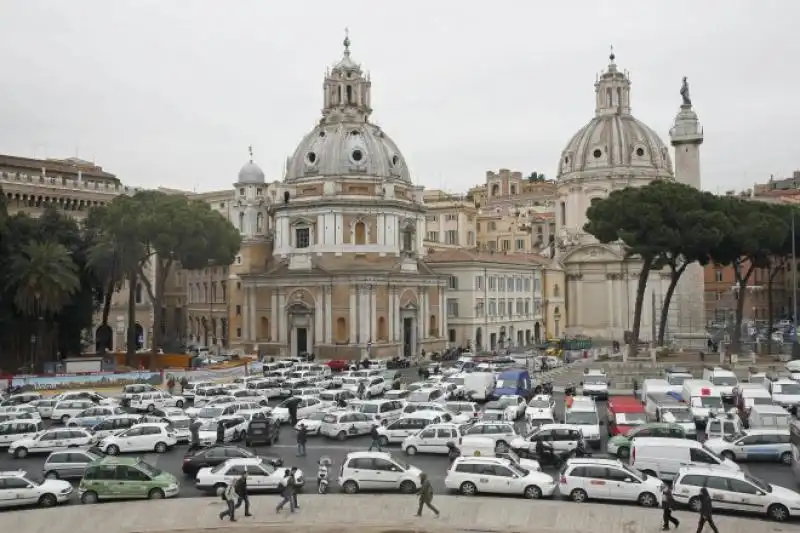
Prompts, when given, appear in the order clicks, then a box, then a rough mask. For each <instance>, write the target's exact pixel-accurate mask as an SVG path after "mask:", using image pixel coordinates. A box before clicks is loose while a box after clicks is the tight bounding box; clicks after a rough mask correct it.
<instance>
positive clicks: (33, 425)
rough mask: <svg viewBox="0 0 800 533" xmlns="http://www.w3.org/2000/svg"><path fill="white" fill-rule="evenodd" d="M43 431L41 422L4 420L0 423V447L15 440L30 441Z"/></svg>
mask: <svg viewBox="0 0 800 533" xmlns="http://www.w3.org/2000/svg"><path fill="white" fill-rule="evenodd" d="M43 429H44V425H43V423H42V421H41V420H6V421H5V422H0V447H2V446H8V445H9V444H11V443H12V442H14V441H15V440H19V439H30V438H33V437H35V436H36V434H37V433H39V432H40V431H42V430H43Z"/></svg>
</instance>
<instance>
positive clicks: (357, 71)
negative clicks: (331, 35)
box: [322, 31, 372, 124]
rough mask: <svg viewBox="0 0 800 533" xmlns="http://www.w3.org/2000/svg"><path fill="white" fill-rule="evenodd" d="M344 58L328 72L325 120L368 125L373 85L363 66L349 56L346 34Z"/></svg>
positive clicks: (324, 99) (348, 39) (323, 116)
mask: <svg viewBox="0 0 800 533" xmlns="http://www.w3.org/2000/svg"><path fill="white" fill-rule="evenodd" d="M342 44H343V45H344V53H343V55H342V59H341V60H340V61H339V62H338V63H337V64H336V65H334V67H333V68H332V69H331V70H330V71H329V72H327V73H326V75H325V83H324V85H323V86H324V91H325V94H324V97H323V108H322V121H323V122H325V123H328V124H331V123H335V122H343V121H348V122H362V123H363V122H367V120H368V118H369V116H370V114H371V113H372V108H371V107H370V104H371V95H370V92H371V85H372V84H371V83H370V81H369V79H368V77H366V76H365V75H364V73H363V72H362V70H361V66H360V65H359V64H357V63H356V62H354V61H353V59H352V58H351V57H350V34H349V32H347V31H345V38H344V42H343V43H342Z"/></svg>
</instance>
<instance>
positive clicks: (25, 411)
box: [0, 404, 42, 420]
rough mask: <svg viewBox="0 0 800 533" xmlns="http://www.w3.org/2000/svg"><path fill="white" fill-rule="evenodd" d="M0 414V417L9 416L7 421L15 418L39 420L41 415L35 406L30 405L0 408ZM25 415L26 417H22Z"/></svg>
mask: <svg viewBox="0 0 800 533" xmlns="http://www.w3.org/2000/svg"><path fill="white" fill-rule="evenodd" d="M0 414H2V415H10V416H9V418H8V420H13V419H15V418H27V419H28V420H41V419H42V415H41V413H39V409H37V408H36V407H35V406H33V405H30V404H25V405H9V406H6V407H0ZM22 415H26V416H22Z"/></svg>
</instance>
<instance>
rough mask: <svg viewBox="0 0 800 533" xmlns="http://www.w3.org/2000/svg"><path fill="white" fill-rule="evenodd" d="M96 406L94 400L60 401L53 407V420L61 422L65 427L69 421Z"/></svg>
mask: <svg viewBox="0 0 800 533" xmlns="http://www.w3.org/2000/svg"><path fill="white" fill-rule="evenodd" d="M95 405H96V404H95V403H94V402H93V401H92V400H87V399H85V398H84V399H72V400H59V401H58V402H56V404H55V405H54V406H53V412H52V413H51V415H50V416H51V418H52V419H53V420H60V421H61V423H62V424H64V425H65V426H66V425H67V422H69V419H70V418H72V417H73V416H75V415H77V414H78V413H80V412H81V411H83V410H84V409H89V408H91V407H94V406H95Z"/></svg>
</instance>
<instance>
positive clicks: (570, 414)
mask: <svg viewBox="0 0 800 533" xmlns="http://www.w3.org/2000/svg"><path fill="white" fill-rule="evenodd" d="M564 423H565V424H569V425H572V426H578V427H580V428H581V433H583V438H584V440H585V441H586V443H587V444H589V445H590V446H591V447H592V448H594V449H596V450H599V449H600V442H601V439H600V425H601V424H602V421H601V420H600V416H599V415H598V414H597V406H596V405H595V403H594V402H593V401H592V402H582V401H578V400H577V399H575V400H574V401H573V403H572V407H569V408H567V410H566V411H565V412H564Z"/></svg>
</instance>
